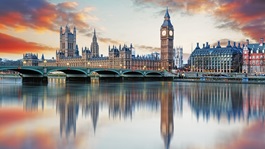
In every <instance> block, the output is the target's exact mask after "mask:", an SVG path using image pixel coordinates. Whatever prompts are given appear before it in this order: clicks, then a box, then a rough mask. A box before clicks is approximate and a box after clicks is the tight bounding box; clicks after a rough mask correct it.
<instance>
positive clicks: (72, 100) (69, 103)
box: [56, 88, 79, 137]
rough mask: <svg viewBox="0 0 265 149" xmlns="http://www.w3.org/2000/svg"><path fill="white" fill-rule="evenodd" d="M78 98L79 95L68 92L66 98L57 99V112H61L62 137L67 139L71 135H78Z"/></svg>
mask: <svg viewBox="0 0 265 149" xmlns="http://www.w3.org/2000/svg"><path fill="white" fill-rule="evenodd" d="M67 89H69V88H67ZM67 89H66V90H67ZM78 97H79V96H78V93H74V92H70V91H69V90H68V91H67V92H66V95H65V96H59V97H58V99H57V102H56V111H57V112H59V115H60V135H61V137H62V136H64V135H65V136H66V137H68V136H69V135H73V136H75V135H76V121H77V117H78V111H79V104H78Z"/></svg>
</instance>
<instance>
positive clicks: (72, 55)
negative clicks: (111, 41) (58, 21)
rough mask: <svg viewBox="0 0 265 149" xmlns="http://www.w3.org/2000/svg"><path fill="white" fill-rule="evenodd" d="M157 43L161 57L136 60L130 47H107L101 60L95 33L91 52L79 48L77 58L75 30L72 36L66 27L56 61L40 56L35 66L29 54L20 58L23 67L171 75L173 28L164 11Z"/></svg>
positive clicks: (62, 33)
mask: <svg viewBox="0 0 265 149" xmlns="http://www.w3.org/2000/svg"><path fill="white" fill-rule="evenodd" d="M160 39H161V54H160V56H159V54H158V53H155V54H154V53H153V54H151V55H150V56H135V55H134V53H133V52H132V51H133V46H132V44H131V45H130V46H126V45H124V46H121V45H120V46H119V47H116V46H113V47H110V46H109V48H108V54H109V56H108V57H103V56H102V55H100V54H99V45H98V42H97V35H96V31H95V30H94V34H93V39H92V43H91V46H90V49H89V48H82V50H81V52H82V53H81V55H79V50H78V46H77V44H76V28H75V27H74V29H73V31H72V32H71V31H70V28H69V27H68V26H66V27H65V29H63V28H62V27H61V28H60V50H57V51H56V60H44V56H42V60H41V61H38V62H37V61H36V60H35V61H34V60H32V59H31V58H30V57H31V56H30V55H32V54H30V53H28V54H24V55H23V65H24V66H58V67H61V66H67V67H87V68H113V69H132V70H158V71H159V70H161V71H162V70H168V71H170V70H171V69H172V68H173V67H174V66H173V65H174V60H173V53H174V51H173V41H174V28H173V25H172V24H171V21H170V15H169V12H168V10H166V13H165V16H164V22H163V24H162V26H161V28H160ZM33 56H34V55H33ZM35 57H36V56H35Z"/></svg>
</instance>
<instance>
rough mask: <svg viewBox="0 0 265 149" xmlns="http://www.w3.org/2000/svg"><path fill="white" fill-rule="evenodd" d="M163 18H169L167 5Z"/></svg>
mask: <svg viewBox="0 0 265 149" xmlns="http://www.w3.org/2000/svg"><path fill="white" fill-rule="evenodd" d="M164 18H165V19H170V15H169V13H168V7H167V10H166V13H165V16H164Z"/></svg>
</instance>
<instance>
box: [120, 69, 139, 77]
mask: <svg viewBox="0 0 265 149" xmlns="http://www.w3.org/2000/svg"><path fill="white" fill-rule="evenodd" d="M122 74H123V75H139V76H144V72H142V71H138V70H137V71H132V70H127V71H124V72H123V73H122Z"/></svg>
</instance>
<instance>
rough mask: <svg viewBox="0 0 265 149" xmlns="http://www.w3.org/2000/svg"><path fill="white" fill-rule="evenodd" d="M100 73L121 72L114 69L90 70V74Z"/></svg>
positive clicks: (117, 73) (118, 73)
mask: <svg viewBox="0 0 265 149" xmlns="http://www.w3.org/2000/svg"><path fill="white" fill-rule="evenodd" d="M95 72H96V73H98V74H99V75H119V76H120V72H119V71H117V70H114V69H96V70H93V71H91V72H90V75H91V74H93V73H95Z"/></svg>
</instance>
